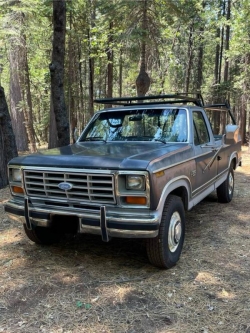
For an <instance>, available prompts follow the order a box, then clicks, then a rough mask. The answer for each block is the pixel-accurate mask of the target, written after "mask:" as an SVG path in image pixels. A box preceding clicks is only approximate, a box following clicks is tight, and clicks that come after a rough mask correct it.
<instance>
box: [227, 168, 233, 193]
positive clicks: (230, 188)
mask: <svg viewBox="0 0 250 333" xmlns="http://www.w3.org/2000/svg"><path fill="white" fill-rule="evenodd" d="M233 189H234V177H233V174H232V172H230V173H229V177H228V193H229V195H231V194H232V193H233Z"/></svg>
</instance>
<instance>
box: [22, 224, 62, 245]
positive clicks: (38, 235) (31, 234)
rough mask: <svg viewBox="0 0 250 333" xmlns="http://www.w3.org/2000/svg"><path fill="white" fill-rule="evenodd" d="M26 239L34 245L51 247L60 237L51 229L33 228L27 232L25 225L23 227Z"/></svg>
mask: <svg viewBox="0 0 250 333" xmlns="http://www.w3.org/2000/svg"><path fill="white" fill-rule="evenodd" d="M23 228H24V231H25V233H26V235H27V236H28V238H29V239H30V240H31V241H32V242H34V243H36V244H44V245H51V244H54V243H58V242H59V241H60V238H61V235H60V234H58V233H56V232H54V230H52V229H51V228H44V227H34V228H33V229H32V230H29V229H28V228H27V227H26V224H24V225H23Z"/></svg>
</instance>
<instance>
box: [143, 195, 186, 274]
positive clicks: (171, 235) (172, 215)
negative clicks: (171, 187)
mask: <svg viewBox="0 0 250 333" xmlns="http://www.w3.org/2000/svg"><path fill="white" fill-rule="evenodd" d="M184 236H185V212H184V206H183V203H182V200H181V198H180V197H177V196H176V195H169V197H168V198H167V200H166V203H165V206H164V209H163V214H162V220H161V224H160V229H159V234H158V236H157V237H155V238H150V239H148V240H147V254H148V258H149V261H150V262H151V264H153V265H154V266H157V267H160V268H171V267H173V266H174V265H175V264H176V263H177V261H178V260H179V258H180V255H181V251H182V247H183V242H184Z"/></svg>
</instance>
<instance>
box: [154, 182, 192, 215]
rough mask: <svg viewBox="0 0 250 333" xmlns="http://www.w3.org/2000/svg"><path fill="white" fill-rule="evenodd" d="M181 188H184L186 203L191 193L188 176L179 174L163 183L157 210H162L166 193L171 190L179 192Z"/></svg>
mask: <svg viewBox="0 0 250 333" xmlns="http://www.w3.org/2000/svg"><path fill="white" fill-rule="evenodd" d="M183 189H185V190H186V191H185V192H186V193H185V194H186V196H187V197H186V200H187V203H188V202H189V200H190V197H191V193H192V185H191V183H190V180H189V178H188V177H187V176H179V177H176V178H173V179H171V180H170V181H169V182H168V183H167V184H166V185H165V187H164V189H163V191H162V194H161V197H160V200H159V203H158V206H157V210H159V211H160V212H161V214H162V211H163V208H164V205H165V201H166V199H167V197H168V195H169V194H170V193H172V192H173V191H177V192H178V191H179V190H181V192H182V193H183ZM175 194H176V193H175ZM184 204H185V203H184Z"/></svg>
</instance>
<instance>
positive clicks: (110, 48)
mask: <svg viewBox="0 0 250 333" xmlns="http://www.w3.org/2000/svg"><path fill="white" fill-rule="evenodd" d="M112 34H113V22H110V24H109V36H108V48H107V58H108V68H107V71H108V75H107V78H108V84H107V97H108V98H112V97H113V68H114V66H113V60H114V51H113V35H112ZM109 107H112V105H109Z"/></svg>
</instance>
